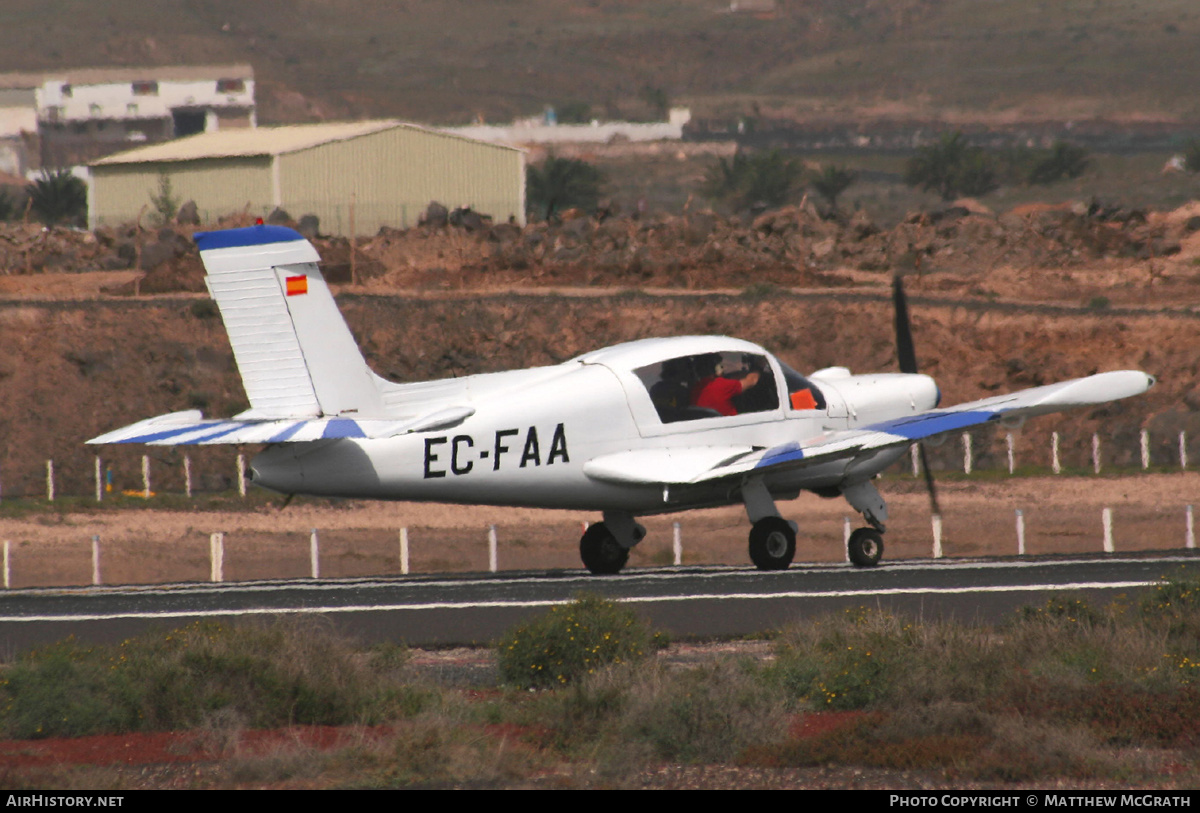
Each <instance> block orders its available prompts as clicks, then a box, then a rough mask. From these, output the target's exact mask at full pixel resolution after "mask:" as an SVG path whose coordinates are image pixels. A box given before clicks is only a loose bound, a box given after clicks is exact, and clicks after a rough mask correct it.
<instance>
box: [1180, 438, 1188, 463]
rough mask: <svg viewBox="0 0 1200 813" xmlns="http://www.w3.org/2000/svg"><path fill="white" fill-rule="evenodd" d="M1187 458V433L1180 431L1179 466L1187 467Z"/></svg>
mask: <svg viewBox="0 0 1200 813" xmlns="http://www.w3.org/2000/svg"><path fill="white" fill-rule="evenodd" d="M1187 464H1188V460H1187V433H1186V432H1183V431H1180V433H1179V468H1181V469H1186V468H1187Z"/></svg>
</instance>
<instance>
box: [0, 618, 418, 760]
mask: <svg viewBox="0 0 1200 813" xmlns="http://www.w3.org/2000/svg"><path fill="white" fill-rule="evenodd" d="M0 700H3V703H2V704H0V728H2V729H3V731H4V732H5V733H6V734H7V735H8V736H12V737H19V738H30V737H46V736H82V735H85V734H98V733H116V732H122V731H155V730H180V729H189V728H195V727H198V726H201V725H204V724H205V723H206V721H212V724H213V725H214V726H215V727H216V728H217V729H219V728H221V727H222V723H221V720H223V719H224V720H232V719H236V720H237V721H238V725H239V726H240V725H245V726H247V727H251V728H268V727H277V726H283V725H290V724H297V723H298V724H318V725H339V724H347V723H358V722H364V723H367V722H376V721H380V720H383V719H387V718H389V717H391V716H394V715H397V714H403V713H406V712H407V713H412V712H413V711H415V710H416V709H417V708H419V706H420V704H421V702H422V701H421V695H420V693H419V692H416V693H415V692H414V691H413V690H412V689H411V688H410V687H406V686H395V685H392V684H389V683H387V682H386V681H384V680H383V679H382V678H381V677H380V676H379V675H378V674H377V673H376V672H374V671H373V670H372V669H371V668H370V666H369V665H368V664H367V663H366V662H364V659H362V658H361V657H359V656H358V655H357V653H356V652H355V651H354V650H353V649H352V648H351V647H350V645H349V644H348V643H346V642H345V641H342V640H340V639H338V638H336V637H335V636H334V635H333V634H332V632H331V631H330V629H329V628H328V627H327V626H325V625H323V624H322V623H321V622H320V621H318V620H315V619H306V620H305V622H304V623H303V624H301V623H300V622H297V621H294V620H284V621H275V622H271V623H245V624H238V625H232V624H226V623H222V622H215V621H202V622H197V623H194V624H190V625H188V626H186V627H183V628H181V629H177V630H172V631H170V632H168V633H166V634H162V633H147V634H145V635H142V636H139V637H136V638H131V639H128V640H126V641H124V642H123V643H121V644H119V645H116V646H96V647H86V646H82V645H79V644H77V643H75V642H74V641H72V640H67V641H64V642H61V643H58V644H54V645H52V646H49V647H46V648H44V649H40V650H33V651H30V652H28V653H26V654H24V655H22V656H21V657H20V658H19V659H18V660H17V661H16V662H15V663H14V664H12V665H11V666H10V667H9V668H8V669H7V670H6V671H5V675H4V680H2V681H0Z"/></svg>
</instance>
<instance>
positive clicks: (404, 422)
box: [88, 225, 1154, 573]
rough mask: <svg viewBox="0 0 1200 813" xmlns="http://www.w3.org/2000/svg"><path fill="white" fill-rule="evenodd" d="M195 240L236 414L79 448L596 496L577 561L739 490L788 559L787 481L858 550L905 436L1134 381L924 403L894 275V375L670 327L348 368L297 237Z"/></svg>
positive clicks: (339, 483) (452, 486) (491, 494)
mask: <svg viewBox="0 0 1200 813" xmlns="http://www.w3.org/2000/svg"><path fill="white" fill-rule="evenodd" d="M195 240H196V243H197V244H198V246H199V248H200V256H201V258H202V260H203V262H204V267H205V269H206V272H207V275H206V282H207V285H208V290H209V292H210V293H211V294H212V297H213V298H214V299H215V300H216V302H217V305H218V307H219V308H220V312H221V318H222V319H223V320H224V323H225V328H226V330H227V331H228V334H229V340H230V343H231V344H232V346H233V353H234V357H235V359H236V361H237V366H238V370H239V372H240V373H241V376H242V382H243V384H244V385H245V390H246V395H247V397H248V398H249V402H250V409H248V410H247V411H245V412H243V413H241V414H239V415H236V416H235V417H233V418H229V419H226V420H221V419H204V418H203V417H202V415H201V413H200V412H199V411H196V410H191V411H184V412H175V413H172V414H169V415H162V416H159V417H156V418H149V419H147V420H143V421H140V422H139V423H135V424H133V425H131V426H127V427H125V428H123V429H118V430H116V431H113V432H109V433H107V434H105V435H101V436H100V437H98V438H94V439H93V440H91V441H88V442H89V443H95V444H98V443H143V444H149V445H166V446H173V445H192V444H265V449H264V450H263V451H262V452H261V453H259V454H258V455H257V456H256V457H255V458H254V459H253V461H252V463H251V465H250V473H251V478H252V481H253V482H254V483H256V484H258V485H260V486H263V487H265V488H268V489H272V490H274V491H278V492H281V493H284V494H308V495H314V496H327V497H349V498H367V499H381V500H414V501H433V502H449V503H472V504H487V505H510V506H526V507H537V508H565V509H574V510H581V511H598V512H602V513H603V517H604V521H603V522H599V523H596V524H593V525H591V526H590V527H588V529H587V530H586V532H585V533H584V534H583V537H582V539H581V540H580V554H581V556H582V559H583V563H584V564H585V565H586V566H587V568H588V569H589V570H590V571H591V572H593V573H616V572H618V571H619V570H620V569H621V568H622V567H623V566H624V565H625V562H626V560H627V559H628V557H629V550H630V549H631V548H632V547H633V546H634V545H636V544H637V543H638V542H640V541H641V540H642V538H643V537H644V536H645V528H644V527H643V526H641V525H640V524H638V522H637V518H638V517H642V516H647V515H651V514H664V513H670V512H675V511H682V510H686V509H691V508H700V507H707V506H718V505H730V504H737V503H741V504H743V505H745V508H746V514H747V516H748V518H749V520H750V523H751V529H750V541H749V547H750V559H751V560H752V561H753V562H754V564H755V565H756V566H757V567H759V568H760V569H763V570H779V569H783V568H786V567H787V566H788V565H789V564H791V561H792V558H793V556H794V555H795V547H796V531H797V526H796V524H795V523H793V522H789V521H787V520H785V519H783V518H782V517H781V515H780V513H779V509H778V508H777V507H776V501H777V500H780V499H793V498H795V497H796V496H797V495H798V494H799V493H800V492H801V491H803V490H808V491H813V492H816V493H817V494H820V495H822V496H826V497H835V496H838V495H840V496H842V497H845V498H846V500H847V502H849V503H850V505H851V506H853V507H854V509H855V510H857V511H858V512H860V513H861V514H862V516H863V517H864V519H865V520H866V522H867V526H866V527H863V528H860V529H858V530H857V531H855V532H854V533H853V534H852V535H851V536H850V540H849V550H848V553H849V557H850V560H851V561H852V562H853V563H854V564H856V565H859V566H872V565H875V564H877V563H878V562H879V559H880V557H881V555H882V553H883V536H882V532H883V530H884V526H885V523H886V522H887V506H886V504H885V503H884V500H883V498H882V497H881V496H880V494H879V491H878V490H877V489H876V487H875V484H874V483H873V482H872V479H873V478H874V477H875V475H876V474H878V473H879V472H881V471H883V470H884V469H885V468H886V467H888V466H889V465H891V464H892V463H893V462H895V461H896V460H897V459H899V458H900V457H901V456H902V455H904V454H905V452H906V451H907V450H908V449H909V447H910V446H911V445H912V444H914V443H918V442H919V441H921V440H922V439H924V438H930V437H933V436H936V435H941V434H943V433H947V432H952V431H957V430H962V429H966V428H968V427H971V426H978V425H982V424H986V423H989V422H993V421H1004V422H1005V423H1006V424H1013V423H1016V422H1019V421H1021V420H1023V419H1024V418H1026V417H1028V416H1031V415H1039V414H1044V413H1049V412H1057V411H1060V410H1064V409H1068V408H1070V407H1077V406H1085V405H1091V404H1100V403H1105V402H1107V401H1113V400H1116V399H1118V398H1126V397H1128V396H1132V395H1137V394H1140V393H1143V392H1145V391H1146V390H1148V389H1149V388H1150V387H1151V386H1152V385H1153V383H1154V379H1153V377H1151V376H1150V375H1147V374H1146V373H1143V372H1140V371H1137V370H1121V371H1116V372H1106V373H1100V374H1098V375H1092V376H1088V377H1086V378H1079V379H1074V380H1071V381H1064V382H1061V383H1058V384H1050V385H1047V386H1042V387H1035V388H1033V389H1027V390H1022V391H1019V392H1016V393H1012V394H1009V395H999V396H995V397H991V398H985V399H983V400H980V401H974V402H971V403H967V404H960V405H958V406H954V407H949V408H941V409H939V408H938V402H939V399H940V393H939V392H938V388H937V385H936V384H935V383H934V381H933V379H932V378H930V377H928V376H925V375H919V374H917V373H916V359H915V355H914V353H913V351H912V339H911V333H910V329H909V326H908V317H907V307H906V305H905V301H904V298H903V288H902V287H900V284H899V279H898V278H897V280H896V288H895V293H896V305H897V319H896V323H897V342H898V355H899V358H900V368H901V370H902V371H903V372H901V373H888V374H874V375H851V374H850V371H849V370H847V369H845V368H844V367H831V368H828V369H823V370H818V371H817V372H814V373H810V374H809V375H807V376H805V375H801V374H800V373H797V372H796V371H795V370H793V369H791V368H789V367H788V366H787V365H786V364H784V363H782V362H781V361H780V360H779V359H778V358H776V357H775V356H773V355H771V354H770V353H768V352H767V351H765V350H764V349H763V348H761V347H759V346H757V345H755V344H751V343H750V342H746V341H741V340H739V339H732V338H727V337H723V336H682V337H677V338H658V339H642V340H639V341H633V342H628V343H625V344H619V345H616V346H614V347H607V348H604V349H602V350H595V351H593V352H590V353H584V354H583V355H581V356H578V357H576V358H573V359H571V360H570V361H566V362H563V363H561V364H557V365H553V366H548V367H536V368H532V369H525V370H513V371H510V372H502V373H488V374H481V375H470V376H466V377H462V378H450V379H444V380H439V381H428V382H420V383H408V384H397V383H393V382H391V381H387V380H385V379H383V378H381V377H379V376H377V375H376V374H375V373H373V372H372V371H371V369H370V368H369V367H368V366H367V363H366V361H365V360H364V359H363V356H362V354H361V352H360V351H359V348H358V346H357V345H356V343H355V341H354V338H353V336H352V335H351V333H350V330H349V328H348V327H347V325H346V323H345V321H344V320H343V318H342V316H341V314H340V312H339V311H338V309H337V305H336V303H335V302H334V299H333V296H332V295H331V293H330V291H329V288H328V286H327V285H326V283H325V279H324V278H323V277H322V275H321V272H320V271H319V270H318V267H317V263H318V260H319V259H320V258H319V255H318V254H317V251H316V249H314V248H313V246H312V245H311V244H310V243H309V242H308V241H306V240H305V239H304V238H303V237H301V235H300V234H298V233H297V232H295V231H293V230H291V229H288V228H283V227H278V226H264V225H258V226H251V227H249V228H241V229H230V230H225V231H214V232H206V233H198V234H197V235H196V236H195ZM926 470H927V471H928V467H926ZM930 486H931V495H932V494H933V492H932V481H931V482H930ZM935 510H936V501H935Z"/></svg>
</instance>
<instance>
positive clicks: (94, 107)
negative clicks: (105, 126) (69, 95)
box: [88, 102, 104, 116]
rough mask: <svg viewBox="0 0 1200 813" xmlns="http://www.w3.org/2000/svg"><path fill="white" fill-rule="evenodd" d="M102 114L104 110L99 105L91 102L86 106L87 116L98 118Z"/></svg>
mask: <svg viewBox="0 0 1200 813" xmlns="http://www.w3.org/2000/svg"><path fill="white" fill-rule="evenodd" d="M103 112H104V108H103V107H101V106H100V105H98V104H96V103H95V102H92V103H91V104H89V105H88V115H89V116H99V115H100V114H101V113H103Z"/></svg>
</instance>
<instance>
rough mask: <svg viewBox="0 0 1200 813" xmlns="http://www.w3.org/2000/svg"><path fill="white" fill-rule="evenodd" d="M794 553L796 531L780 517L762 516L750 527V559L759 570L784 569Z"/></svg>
mask: <svg viewBox="0 0 1200 813" xmlns="http://www.w3.org/2000/svg"><path fill="white" fill-rule="evenodd" d="M795 555H796V532H795V531H793V530H792V526H791V525H789V524H788V523H787V521H786V520H784V519H782V518H781V517H764V518H763V519H760V520H759V521H758V522H756V523H754V527H753V528H751V529H750V561H751V562H754V566H755V567H757V568H758V569H759V570H786V569H787V566H788V565H790V564H791V563H792V557H794V556H795Z"/></svg>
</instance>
